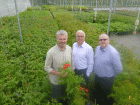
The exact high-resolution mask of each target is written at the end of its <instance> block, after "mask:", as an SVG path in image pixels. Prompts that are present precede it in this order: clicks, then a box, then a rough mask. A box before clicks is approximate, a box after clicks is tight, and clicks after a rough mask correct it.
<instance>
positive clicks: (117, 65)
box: [112, 52, 123, 75]
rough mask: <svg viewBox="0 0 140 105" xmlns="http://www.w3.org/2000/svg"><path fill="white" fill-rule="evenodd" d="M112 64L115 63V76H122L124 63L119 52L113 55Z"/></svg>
mask: <svg viewBox="0 0 140 105" xmlns="http://www.w3.org/2000/svg"><path fill="white" fill-rule="evenodd" d="M112 60H113V61H112V62H113V68H114V70H115V71H114V74H115V75H117V74H120V73H121V71H122V69H123V68H122V63H121V59H120V54H119V53H118V52H116V53H113V54H112Z"/></svg>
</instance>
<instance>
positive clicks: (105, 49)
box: [100, 44, 110, 52]
mask: <svg viewBox="0 0 140 105" xmlns="http://www.w3.org/2000/svg"><path fill="white" fill-rule="evenodd" d="M109 46H110V44H108V45H107V47H106V48H104V49H102V48H101V46H100V50H101V51H104V52H105V51H107V50H108V47H109Z"/></svg>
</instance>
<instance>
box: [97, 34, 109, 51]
mask: <svg viewBox="0 0 140 105" xmlns="http://www.w3.org/2000/svg"><path fill="white" fill-rule="evenodd" d="M109 42H110V40H109V37H107V35H100V36H99V44H100V46H101V48H102V49H104V48H106V47H107V45H108V44H109Z"/></svg>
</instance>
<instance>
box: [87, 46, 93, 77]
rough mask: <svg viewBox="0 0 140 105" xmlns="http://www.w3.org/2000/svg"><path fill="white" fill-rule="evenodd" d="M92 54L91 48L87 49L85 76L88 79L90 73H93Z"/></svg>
mask: <svg viewBox="0 0 140 105" xmlns="http://www.w3.org/2000/svg"><path fill="white" fill-rule="evenodd" d="M93 56H94V52H93V49H92V47H91V48H89V49H88V53H87V64H88V68H87V73H86V75H87V76H88V77H89V75H90V74H91V72H92V71H93V64H94V58H93Z"/></svg>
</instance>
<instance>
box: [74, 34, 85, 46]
mask: <svg viewBox="0 0 140 105" xmlns="http://www.w3.org/2000/svg"><path fill="white" fill-rule="evenodd" d="M76 40H77V42H78V44H80V45H82V44H83V42H84V41H85V37H84V34H83V33H81V32H78V33H77V35H76Z"/></svg>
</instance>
